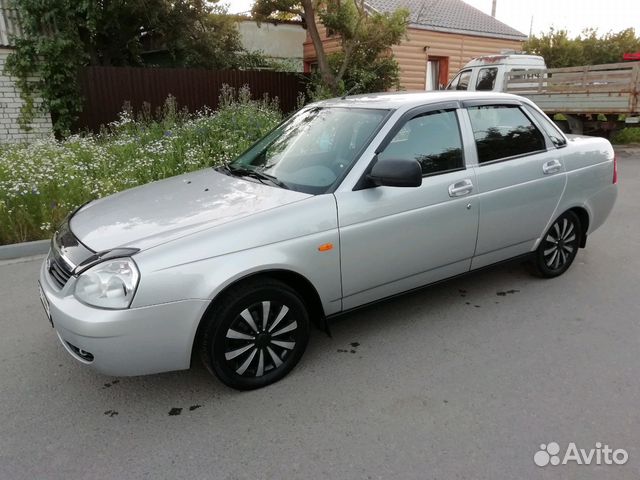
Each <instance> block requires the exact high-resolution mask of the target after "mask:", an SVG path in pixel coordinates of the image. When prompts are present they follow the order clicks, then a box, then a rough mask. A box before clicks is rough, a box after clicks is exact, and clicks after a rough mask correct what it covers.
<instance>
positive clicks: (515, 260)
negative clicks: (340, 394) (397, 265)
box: [323, 251, 535, 337]
mask: <svg viewBox="0 0 640 480" xmlns="http://www.w3.org/2000/svg"><path fill="white" fill-rule="evenodd" d="M534 255H535V251H534V252H529V253H525V254H524V255H518V256H517V257H513V258H509V259H507V260H502V261H500V262H497V263H492V264H491V265H486V266H484V267H480V268H476V269H474V270H469V271H468V272H465V273H461V274H460V275H454V276H453V277H449V278H444V279H442V280H438V281H437V282H432V283H428V284H426V285H422V286H420V287H416V288H412V289H411V290H407V291H405V292H401V293H396V294H394V295H389V296H388V297H384V298H380V299H379V300H374V301H373V302H369V303H364V304H362V305H358V306H357V307H353V308H350V309H348V310H343V311H342V312H338V313H334V314H332V315H329V316H327V317H325V321H324V325H323V326H324V330H325V332H326V333H327V334H328V335H329V337H331V330H330V327H329V324H330V322H332V321H333V320H334V319H336V318H338V317H341V316H342V315H346V314H348V313H351V312H355V311H358V310H361V309H363V308H368V307H370V306H372V305H376V304H378V303H382V302H387V301H389V300H392V299H394V298H398V297H401V296H403V295H407V294H409V293H414V292H419V291H421V290H424V289H426V288H429V287H432V286H434V285H439V284H441V283H446V282H449V281H451V280H455V279H457V278H462V277H466V276H467V275H469V274H471V273H476V272H481V271H483V270H490V269H492V268H495V267H498V266H501V265H508V264H511V263H522V262H524V261H526V260H530V259H531V258H533V257H534Z"/></svg>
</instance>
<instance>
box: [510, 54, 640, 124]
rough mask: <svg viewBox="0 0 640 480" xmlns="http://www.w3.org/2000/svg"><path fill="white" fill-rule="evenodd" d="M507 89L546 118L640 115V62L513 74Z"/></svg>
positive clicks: (514, 72) (511, 73) (526, 71)
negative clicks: (562, 115)
mask: <svg viewBox="0 0 640 480" xmlns="http://www.w3.org/2000/svg"><path fill="white" fill-rule="evenodd" d="M504 85H505V91H506V92H508V93H513V94H516V95H522V96H524V97H527V98H529V99H531V100H532V101H533V102H535V104H536V105H538V106H539V107H540V108H541V109H542V110H543V111H544V112H546V113H547V114H554V113H567V114H592V115H593V114H599V113H602V114H627V115H637V114H639V113H640V102H639V100H638V96H639V94H640V62H631V63H615V64H607V65H591V66H586V67H569V68H549V69H541V70H524V71H511V72H507V73H506V74H505V83H504Z"/></svg>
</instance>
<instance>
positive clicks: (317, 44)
mask: <svg viewBox="0 0 640 480" xmlns="http://www.w3.org/2000/svg"><path fill="white" fill-rule="evenodd" d="M302 8H304V16H305V20H306V23H307V30H309V36H310V37H311V41H312V42H313V47H314V48H315V50H316V57H317V59H318V70H320V75H321V77H322V81H323V82H324V83H325V85H326V86H327V87H329V89H330V90H331V92H332V93H333V94H334V95H336V96H337V95H339V94H340V91H339V88H338V80H337V79H336V76H335V75H334V74H333V72H332V71H331V68H330V67H329V61H328V60H327V54H326V52H325V51H324V45H323V43H322V38H320V32H319V31H318V26H317V24H316V13H315V9H314V8H313V0H302Z"/></svg>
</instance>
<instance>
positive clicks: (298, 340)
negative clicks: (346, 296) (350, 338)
mask: <svg viewBox="0 0 640 480" xmlns="http://www.w3.org/2000/svg"><path fill="white" fill-rule="evenodd" d="M265 312H266V313H267V315H266V318H265V315H264V314H265ZM204 321H205V322H207V323H206V325H205V330H204V334H203V337H202V343H201V346H200V356H201V358H202V361H203V363H204V364H205V366H206V367H207V368H208V369H209V371H210V372H212V373H213V374H215V375H216V376H217V377H218V378H219V379H220V381H222V383H224V384H225V385H228V386H229V387H231V388H235V389H238V390H253V389H255V388H261V387H265V386H267V385H270V384H272V383H274V382H277V381H278V380H280V379H282V378H283V377H284V376H285V375H287V374H288V373H289V372H290V371H291V370H292V369H293V368H294V367H295V366H296V364H297V363H298V361H300V358H301V357H302V354H303V353H304V351H305V348H306V347H307V343H308V341H309V315H308V313H307V309H306V307H305V304H304V302H303V300H302V299H301V298H300V296H299V295H298V294H297V293H296V291H295V290H293V289H292V288H291V287H289V286H288V285H287V284H285V283H282V282H280V281H278V280H275V279H272V278H265V277H262V278H259V279H255V280H249V281H247V282H243V283H241V284H239V285H237V286H235V287H232V288H231V289H230V290H229V291H228V292H226V293H224V294H223V297H222V298H220V299H219V300H218V301H216V303H215V304H214V305H213V308H211V309H210V313H209V315H208V318H205V320H204Z"/></svg>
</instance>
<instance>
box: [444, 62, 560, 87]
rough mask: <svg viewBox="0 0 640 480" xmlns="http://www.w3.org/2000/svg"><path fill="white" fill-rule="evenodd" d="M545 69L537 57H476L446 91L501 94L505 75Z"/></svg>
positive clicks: (544, 65)
mask: <svg viewBox="0 0 640 480" xmlns="http://www.w3.org/2000/svg"><path fill="white" fill-rule="evenodd" d="M545 68H547V66H546V64H545V63H544V58H542V57H540V56H538V55H524V54H519V53H510V54H504V55H487V56H484V57H477V58H474V59H473V60H471V61H470V62H469V63H467V64H466V65H465V66H464V67H463V68H462V69H461V70H460V71H459V72H458V74H457V75H456V76H455V77H454V78H453V80H451V81H450V82H449V85H447V90H469V91H487V92H488V91H495V92H502V91H505V84H504V82H505V73H508V72H513V71H516V72H517V71H524V70H540V69H545ZM532 76H533V75H532ZM532 83H533V79H532ZM523 86H526V84H525V85H523Z"/></svg>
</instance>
